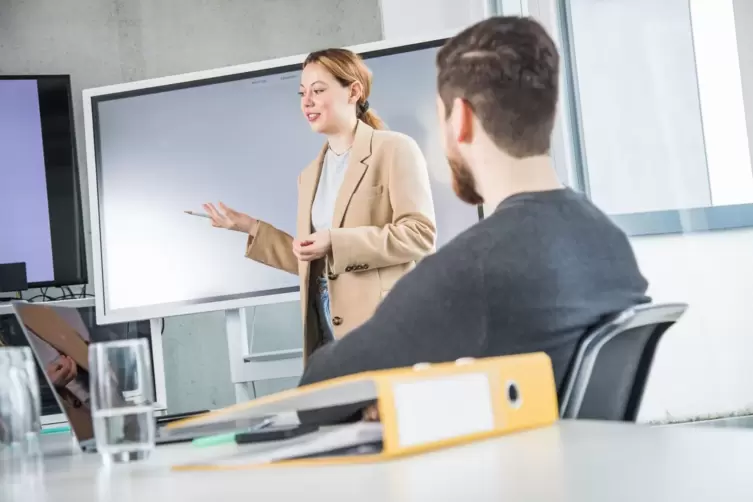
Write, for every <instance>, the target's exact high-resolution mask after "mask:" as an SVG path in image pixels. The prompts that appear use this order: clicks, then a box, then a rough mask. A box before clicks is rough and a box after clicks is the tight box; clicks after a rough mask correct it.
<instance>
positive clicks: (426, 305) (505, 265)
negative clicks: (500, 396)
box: [301, 17, 649, 387]
mask: <svg viewBox="0 0 753 502" xmlns="http://www.w3.org/2000/svg"><path fill="white" fill-rule="evenodd" d="M437 68H438V73H439V75H438V91H439V92H438V94H439V96H438V100H437V103H438V110H439V117H440V122H441V124H442V133H443V137H444V143H445V144H444V146H445V151H446V154H447V158H448V160H449V163H450V166H451V169H452V175H453V187H454V189H455V193H456V194H457V195H458V197H460V198H461V199H462V200H463V201H465V202H467V203H469V204H481V203H486V204H488V205H490V206H492V207H496V210H495V211H494V212H493V213H492V214H490V215H488V216H487V218H486V219H484V220H483V221H481V222H479V223H478V224H476V225H474V226H473V227H472V228H470V229H468V230H467V231H466V232H465V233H463V234H461V235H460V236H458V237H457V238H456V239H454V240H453V241H451V242H450V243H448V244H447V245H445V246H444V247H443V248H442V249H441V250H439V251H438V252H437V253H436V254H434V255H433V256H429V257H427V258H425V259H424V260H422V262H421V263H420V264H419V265H418V266H417V267H416V269H415V270H414V271H413V272H411V273H410V274H408V275H406V276H405V277H404V278H403V279H402V280H401V281H399V282H398V284H397V285H396V286H395V288H394V289H393V290H392V292H391V293H390V294H389V295H388V296H387V297H386V298H385V300H384V302H383V303H382V304H381V305H380V307H379V308H378V309H377V311H376V313H375V314H374V316H373V318H372V319H370V320H369V321H367V322H366V323H365V324H364V325H363V326H361V327H360V328H357V329H355V330H354V331H352V332H351V333H349V334H348V335H347V336H345V337H344V338H343V339H341V340H339V341H337V342H334V343H331V344H329V345H326V346H324V347H322V348H321V349H320V350H318V351H317V352H316V353H314V354H313V356H312V357H311V359H310V360H309V362H308V364H307V367H306V370H305V373H304V375H303V377H302V379H301V384H302V385H305V384H310V383H313V382H317V381H321V380H325V379H329V378H334V377H338V376H342V375H347V374H352V373H357V372H361V371H368V370H377V369H385V368H395V367H404V366H411V365H413V364H415V363H418V362H430V363H431V362H446V361H452V360H455V359H458V358H460V357H476V358H480V357H489V356H500V355H506V354H518V353H528V352H537V351H544V352H546V353H547V354H548V355H549V356H550V357H551V359H552V363H553V366H554V374H555V379H556V381H557V385H558V387H559V386H560V385H561V384H562V380H563V378H564V375H565V374H566V372H567V369H568V366H569V364H570V360H571V358H572V356H573V354H574V351H575V349H576V346H577V344H578V342H579V340H580V339H581V337H582V336H583V334H584V333H585V332H586V331H587V330H588V329H589V328H591V327H592V326H594V325H596V324H598V323H599V322H600V320H602V319H603V318H604V317H605V316H608V315H610V314H615V313H617V312H620V311H622V310H624V309H626V308H629V307H631V306H634V305H637V304H640V303H645V302H648V301H649V299H648V298H647V297H646V295H645V293H646V288H647V283H646V280H645V279H644V278H643V277H642V276H641V274H640V272H639V270H638V266H637V264H636V260H635V257H634V255H633V252H632V249H631V247H630V243H629V241H628V239H627V237H626V236H625V234H624V233H623V232H622V231H620V230H619V229H618V228H617V227H616V226H615V225H614V224H613V223H612V222H611V221H610V220H609V219H608V218H607V216H605V215H604V214H603V213H602V212H601V211H599V210H598V209H597V208H596V207H595V206H594V205H593V204H591V203H590V202H589V201H588V200H587V199H586V198H584V197H583V196H581V195H579V194H577V193H575V192H573V191H572V190H570V189H567V188H564V187H563V186H562V185H561V184H560V182H559V180H558V179H557V175H556V173H555V170H554V168H553V166H552V160H551V158H550V157H549V150H550V137H551V133H552V128H553V125H554V119H555V111H556V108H557V97H558V96H557V95H558V78H559V55H558V51H557V48H556V47H555V44H554V42H553V41H552V39H551V38H550V37H549V35H548V34H547V33H546V31H545V30H544V28H543V27H542V26H541V25H539V24H538V23H537V22H536V21H534V20H532V19H529V18H518V17H495V18H491V19H487V20H485V21H482V22H480V23H478V24H476V25H474V26H472V27H470V28H468V29H466V30H465V31H463V32H462V33H460V34H459V35H457V36H456V37H454V38H453V39H451V40H449V41H448V42H447V44H446V45H445V46H444V47H443V48H442V49H441V50H440V52H439V54H438V56H437Z"/></svg>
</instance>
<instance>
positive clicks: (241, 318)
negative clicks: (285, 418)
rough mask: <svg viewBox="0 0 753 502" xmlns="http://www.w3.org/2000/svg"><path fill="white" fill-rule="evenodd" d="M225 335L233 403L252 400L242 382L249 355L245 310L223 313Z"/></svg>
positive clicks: (251, 394) (253, 396)
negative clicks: (232, 385)
mask: <svg viewBox="0 0 753 502" xmlns="http://www.w3.org/2000/svg"><path fill="white" fill-rule="evenodd" d="M225 334H226V336H227V350H228V356H229V357H230V377H231V379H232V381H233V383H234V386H235V402H236V403H242V402H244V401H249V400H251V399H254V398H255V397H256V396H255V395H254V393H253V392H249V388H248V384H247V383H246V382H244V381H243V364H244V360H245V358H246V357H247V356H249V355H250V349H249V346H248V330H247V325H246V310H245V309H231V310H226V311H225Z"/></svg>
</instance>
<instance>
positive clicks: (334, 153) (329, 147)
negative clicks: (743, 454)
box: [327, 143, 353, 157]
mask: <svg viewBox="0 0 753 502" xmlns="http://www.w3.org/2000/svg"><path fill="white" fill-rule="evenodd" d="M327 148H328V149H329V151H330V152H332V155H334V156H335V157H342V156H343V155H345V154H346V153H348V152H349V151H350V149H351V148H353V145H352V144H351V145H350V146H349V147H348V148H346V149H345V151H343V152H342V153H337V152H336V151H334V150H333V149H332V147H331V146H329V143H327Z"/></svg>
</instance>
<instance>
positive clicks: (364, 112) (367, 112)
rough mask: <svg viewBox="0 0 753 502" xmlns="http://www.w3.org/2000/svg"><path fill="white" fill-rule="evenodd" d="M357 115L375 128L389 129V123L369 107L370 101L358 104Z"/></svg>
mask: <svg viewBox="0 0 753 502" xmlns="http://www.w3.org/2000/svg"><path fill="white" fill-rule="evenodd" d="M356 116H357V117H358V119H359V120H362V121H363V122H364V123H365V124H367V125H369V126H371V127H373V128H374V129H387V125H386V124H385V123H384V121H383V120H382V119H381V118H380V117H379V115H377V113H376V112H375V111H374V110H372V109H371V108H369V102H368V101H363V102H361V103H358V105H356Z"/></svg>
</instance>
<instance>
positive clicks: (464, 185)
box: [447, 155, 484, 206]
mask: <svg viewBox="0 0 753 502" xmlns="http://www.w3.org/2000/svg"><path fill="white" fill-rule="evenodd" d="M447 162H448V163H449V164H450V170H451V171H452V189H453V190H454V191H455V195H457V196H458V198H459V199H460V200H462V201H463V202H465V203H466V204H473V205H474V206H478V205H480V204H483V203H484V198H483V197H482V196H481V194H480V193H478V191H477V190H476V180H475V179H474V178H473V173H471V170H470V169H469V168H468V165H467V164H466V163H465V162H464V161H463V160H462V159H453V158H452V157H450V156H449V155H448V156H447Z"/></svg>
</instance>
